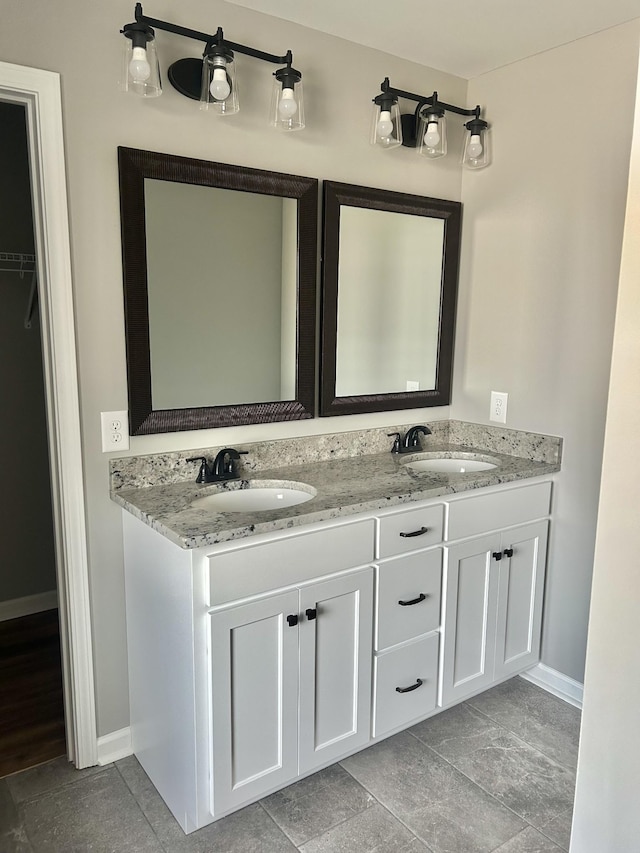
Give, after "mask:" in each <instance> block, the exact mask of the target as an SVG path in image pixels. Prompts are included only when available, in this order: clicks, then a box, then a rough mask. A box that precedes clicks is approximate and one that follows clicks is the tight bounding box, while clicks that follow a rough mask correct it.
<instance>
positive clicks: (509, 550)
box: [502, 548, 513, 557]
mask: <svg viewBox="0 0 640 853" xmlns="http://www.w3.org/2000/svg"><path fill="white" fill-rule="evenodd" d="M502 553H503V554H504V555H505V557H513V548H505V549H504V551H503V552H502Z"/></svg>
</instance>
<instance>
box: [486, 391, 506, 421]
mask: <svg viewBox="0 0 640 853" xmlns="http://www.w3.org/2000/svg"><path fill="white" fill-rule="evenodd" d="M508 400H509V395H508V394H507V393H506V392H504V391H492V392H491V407H490V409H489V420H490V421H495V423H498V424H506V422H507V402H508Z"/></svg>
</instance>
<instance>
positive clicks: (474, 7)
mask: <svg viewBox="0 0 640 853" xmlns="http://www.w3.org/2000/svg"><path fill="white" fill-rule="evenodd" d="M228 2H231V3H234V4H235V5H237V6H246V7H247V8H249V9H254V10H256V11H258V12H264V13H266V14H267V15H274V16H275V17H277V18H283V19H284V20H287V21H294V22H295V23H297V24H302V25H303V26H305V27H311V29H314V30H320V31H321V32H325V33H330V34H331V35H334V36H340V37H341V38H344V39H348V40H349V41H353V42H356V43H358V44H363V45H366V46H367V47H373V48H376V49H378V50H382V51H386V52H387V53H391V54H394V55H396V56H401V57H404V58H405V59H409V60H412V61H413V62H418V63H420V64H421V65H427V66H430V67H431V68H437V69H439V70H440V71H446V72H448V73H450V74H456V75H458V76H459V77H464V78H467V79H471V78H472V77H477V76H478V75H479V74H483V73H485V72H486V71H491V70H492V69H494V68H500V67H501V66H502V65H508V64H509V63H510V62H515V61H517V60H519V59H523V58H524V57H525V56H532V55H533V54H535V53H540V52H541V51H543V50H548V49H549V48H552V47H557V46H558V45H561V44H566V43H567V42H570V41H574V40H575V39H578V38H582V37H583V36H587V35H591V34H592V33H596V32H599V31H600V30H605V29H607V28H609V27H613V26H616V25H617V24H622V23H624V22H625V21H630V20H632V19H633V18H637V17H640V0H392V2H389V0H385V2H383V1H382V0H316V2H310V0H307V2H304V0H302V2H301V0H228ZM593 60H594V62H597V61H598V58H597V56H594V58H593Z"/></svg>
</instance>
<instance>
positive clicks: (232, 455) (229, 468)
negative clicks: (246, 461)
mask: <svg viewBox="0 0 640 853" xmlns="http://www.w3.org/2000/svg"><path fill="white" fill-rule="evenodd" d="M229 450H230V452H229V454H228V459H227V462H226V465H225V469H224V472H225V474H231V475H232V476H234V477H235V476H236V470H235V465H234V462H236V460H238V459H240V457H241V456H247V455H248V453H249V451H248V450H236V449H235V448H233V447H231V448H229ZM231 451H232V452H231Z"/></svg>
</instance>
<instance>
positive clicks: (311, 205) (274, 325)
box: [118, 148, 318, 435]
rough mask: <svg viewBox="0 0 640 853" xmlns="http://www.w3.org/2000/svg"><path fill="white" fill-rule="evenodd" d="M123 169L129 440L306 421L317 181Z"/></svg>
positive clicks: (192, 165) (128, 161)
mask: <svg viewBox="0 0 640 853" xmlns="http://www.w3.org/2000/svg"><path fill="white" fill-rule="evenodd" d="M118 164H119V175H120V213H121V227H122V259H123V277H124V309H125V310H124V313H125V334H126V344H127V379H128V389H129V420H130V424H129V429H130V433H131V434H132V435H145V434H149V433H158V432H175V431H178V430H192V429H207V428H211V427H223V426H235V425H241V424H251V423H266V422H270V421H288V420H299V419H302V418H312V417H313V416H314V414H315V339H316V338H315V336H316V273H317V225H318V223H317V217H318V181H317V180H316V179H314V178H306V177H299V176H296V175H287V174H281V173H277V172H266V171H261V170H258V169H249V168H245V167H243V166H233V165H227V164H224V163H213V162H208V161H204V160H194V159H190V158H186V157H178V156H174V155H171V154H160V153H156V152H153V151H142V150H138V149H133V148H119V149H118Z"/></svg>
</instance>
